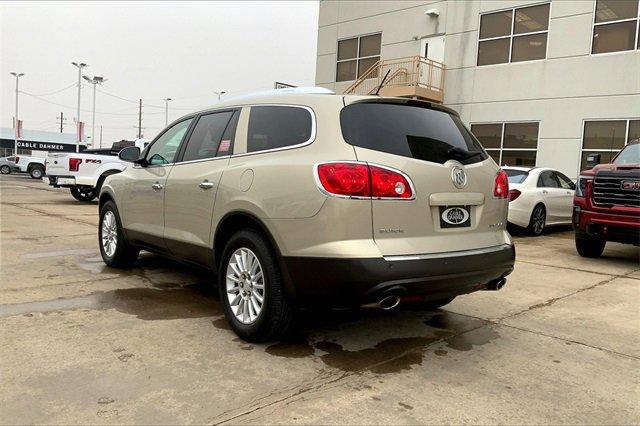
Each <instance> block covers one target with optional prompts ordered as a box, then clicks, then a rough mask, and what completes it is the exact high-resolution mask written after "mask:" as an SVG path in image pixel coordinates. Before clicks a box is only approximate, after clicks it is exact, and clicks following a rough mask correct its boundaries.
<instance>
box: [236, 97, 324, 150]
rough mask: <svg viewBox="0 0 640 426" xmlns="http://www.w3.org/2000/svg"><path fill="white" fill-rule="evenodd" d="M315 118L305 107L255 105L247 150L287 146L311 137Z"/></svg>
mask: <svg viewBox="0 0 640 426" xmlns="http://www.w3.org/2000/svg"><path fill="white" fill-rule="evenodd" d="M312 133H313V121H312V118H311V112H310V111H309V110H307V109H306V108H300V107H293V106H270V105H269V106H253V107H251V113H250V115H249V126H248V135H247V152H256V151H264V150H267V149H277V148H285V147H287V146H292V145H299V144H302V143H305V142H309V141H311V137H312Z"/></svg>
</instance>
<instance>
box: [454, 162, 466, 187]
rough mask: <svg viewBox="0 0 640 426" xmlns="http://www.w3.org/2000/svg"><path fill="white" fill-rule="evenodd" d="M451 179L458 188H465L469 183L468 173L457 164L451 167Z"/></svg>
mask: <svg viewBox="0 0 640 426" xmlns="http://www.w3.org/2000/svg"><path fill="white" fill-rule="evenodd" d="M451 180H452V181H453V184H454V185H455V187H456V188H459V189H461V188H464V186H465V185H466V184H467V173H466V172H465V171H464V170H463V169H462V168H460V167H458V166H455V167H454V168H453V169H451Z"/></svg>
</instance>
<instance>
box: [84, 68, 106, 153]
mask: <svg viewBox="0 0 640 426" xmlns="http://www.w3.org/2000/svg"><path fill="white" fill-rule="evenodd" d="M82 78H84V79H85V80H86V81H87V82H89V83H90V84H93V116H92V117H91V142H93V145H95V140H96V86H97V85H98V84H102V83H104V82H105V81H107V79H106V78H104V77H98V76H97V75H95V76H93V78H89V77H87V76H86V75H85V76H84V77H82ZM100 148H102V146H100Z"/></svg>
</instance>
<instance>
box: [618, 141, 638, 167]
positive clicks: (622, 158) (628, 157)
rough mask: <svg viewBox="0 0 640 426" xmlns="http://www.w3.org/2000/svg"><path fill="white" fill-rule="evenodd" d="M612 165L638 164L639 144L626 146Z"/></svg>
mask: <svg viewBox="0 0 640 426" xmlns="http://www.w3.org/2000/svg"><path fill="white" fill-rule="evenodd" d="M613 164H640V143H634V144H631V145H627V146H626V147H625V148H624V149H623V150H622V151H620V154H618V156H617V157H616V158H615V160H613Z"/></svg>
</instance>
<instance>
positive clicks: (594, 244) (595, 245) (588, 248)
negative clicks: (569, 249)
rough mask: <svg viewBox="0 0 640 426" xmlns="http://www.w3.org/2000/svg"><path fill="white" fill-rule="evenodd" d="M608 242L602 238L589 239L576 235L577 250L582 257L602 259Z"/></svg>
mask: <svg viewBox="0 0 640 426" xmlns="http://www.w3.org/2000/svg"><path fill="white" fill-rule="evenodd" d="M605 245H607V242H606V241H605V240H603V239H600V238H594V237H587V236H583V235H578V234H577V233H576V250H577V251H578V254H579V255H580V256H582V257H590V258H595V257H600V256H601V255H602V252H603V251H604V246H605Z"/></svg>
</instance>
